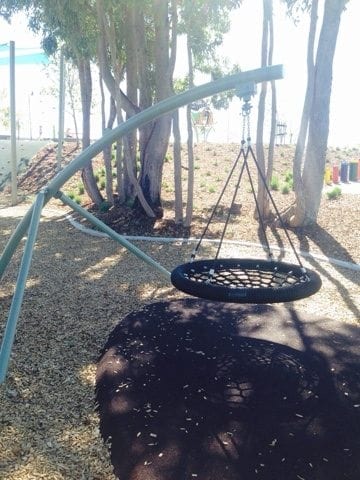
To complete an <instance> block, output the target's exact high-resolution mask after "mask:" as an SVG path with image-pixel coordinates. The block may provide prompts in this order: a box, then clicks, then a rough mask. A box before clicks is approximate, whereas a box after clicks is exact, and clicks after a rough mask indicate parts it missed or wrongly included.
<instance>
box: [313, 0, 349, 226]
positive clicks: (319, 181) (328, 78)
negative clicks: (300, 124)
mask: <svg viewBox="0 0 360 480" xmlns="http://www.w3.org/2000/svg"><path fill="white" fill-rule="evenodd" d="M345 3H346V0H342V1H341V0H336V1H335V0H327V1H326V2H325V7H324V18H323V23H322V28H321V32H320V36H319V45H318V49H317V55H316V66H315V82H314V99H313V103H312V109H311V113H310V118H309V134H308V144H307V147H306V156H305V162H304V171H303V184H304V191H305V218H304V224H305V225H306V224H311V223H315V222H316V219H317V215H318V212H319V208H320V201H321V193H322V188H323V183H324V169H325V161H326V150H327V142H328V137H329V117H330V99H331V87H332V69H333V59H334V55H335V48H336V41H337V36H338V33H339V27H340V20H341V13H342V11H343V10H344V7H345Z"/></svg>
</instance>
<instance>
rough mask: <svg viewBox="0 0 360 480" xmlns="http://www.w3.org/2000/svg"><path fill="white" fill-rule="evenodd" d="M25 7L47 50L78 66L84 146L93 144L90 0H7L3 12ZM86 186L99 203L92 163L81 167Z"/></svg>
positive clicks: (93, 28) (92, 19) (7, 14)
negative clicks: (91, 125)
mask: <svg viewBox="0 0 360 480" xmlns="http://www.w3.org/2000/svg"><path fill="white" fill-rule="evenodd" d="M24 10H25V11H26V12H27V14H28V19H29V27H30V28H31V29H32V30H33V31H35V32H38V33H41V34H42V35H43V47H44V50H45V51H46V52H47V53H48V54H50V55H51V54H53V53H55V52H56V51H58V50H59V49H61V50H62V52H63V53H64V55H65V56H66V57H67V58H68V59H70V60H71V61H72V62H73V63H74V64H75V65H76V67H77V69H78V72H79V81H80V92H81V103H82V147H83V148H86V147H87V146H88V145H89V144H90V113H91V100H92V76H91V60H92V59H93V58H94V55H95V38H96V31H97V24H96V18H95V16H94V15H93V10H92V5H91V2H88V1H87V0H72V1H70V0H64V1H62V2H54V1H52V0H16V1H13V0H4V1H3V2H2V6H1V10H0V14H1V15H2V16H4V17H5V18H7V19H10V18H11V16H12V15H13V14H14V13H16V12H18V11H24ZM82 179H83V182H84V185H85V188H86V190H87V192H88V194H89V196H90V197H91V199H92V200H93V201H94V202H95V203H96V204H98V205H99V204H100V203H101V202H102V201H103V198H102V196H101V194H100V191H99V189H98V187H97V184H96V181H95V178H94V175H93V170H92V165H91V164H89V165H88V166H87V167H86V168H84V170H83V171H82Z"/></svg>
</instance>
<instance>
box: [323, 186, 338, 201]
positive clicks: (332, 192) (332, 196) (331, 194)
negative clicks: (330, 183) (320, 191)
mask: <svg viewBox="0 0 360 480" xmlns="http://www.w3.org/2000/svg"><path fill="white" fill-rule="evenodd" d="M326 195H327V197H328V199H329V200H335V199H336V198H339V197H340V195H341V188H340V187H334V188H333V189H332V190H329V191H328V192H327V193H326Z"/></svg>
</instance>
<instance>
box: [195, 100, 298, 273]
mask: <svg viewBox="0 0 360 480" xmlns="http://www.w3.org/2000/svg"><path fill="white" fill-rule="evenodd" d="M251 109H252V105H251V103H250V101H249V99H246V100H245V101H244V103H243V106H242V117H243V122H242V137H241V138H242V140H241V148H240V152H239V154H238V156H237V158H236V160H235V161H234V163H233V165H232V168H231V170H230V173H229V174H228V177H227V179H226V182H225V185H224V186H223V189H222V191H221V193H220V196H219V198H218V200H217V202H216V204H215V206H214V208H213V210H212V212H211V215H210V218H209V219H208V221H207V224H206V226H205V228H204V230H203V232H202V234H201V236H200V239H199V241H198V243H197V244H196V246H195V248H194V250H193V252H192V254H191V259H190V261H191V262H193V261H194V260H195V258H196V255H197V253H198V251H199V249H200V246H201V243H202V241H203V239H204V237H205V235H206V233H207V231H208V229H209V227H210V224H211V222H212V220H213V218H214V216H215V213H216V211H217V209H218V207H219V205H220V202H221V200H222V198H223V196H224V194H225V191H226V189H227V187H228V185H229V183H230V180H231V178H232V176H233V174H234V171H235V169H236V167H237V166H238V164H239V161H240V159H241V158H243V164H242V166H241V169H240V173H239V175H238V179H237V182H236V186H235V191H234V194H233V196H232V201H231V204H230V207H229V209H228V212H227V216H226V220H225V225H224V228H223V231H222V233H221V237H220V240H219V244H218V247H217V251H216V255H215V259H218V258H219V255H220V251H221V248H222V245H223V241H224V238H225V233H226V230H227V228H228V225H229V222H230V216H231V213H232V212H233V208H234V205H235V201H236V198H237V195H238V192H239V188H240V183H241V180H242V177H243V173H244V171H245V170H246V173H247V175H248V177H249V181H250V186H251V192H252V195H253V198H254V202H255V206H256V211H257V214H258V219H259V223H260V228H261V231H262V234H263V238H264V242H265V246H264V249H265V251H266V252H267V256H268V259H269V260H273V258H274V255H273V252H272V250H271V247H270V243H269V240H268V237H267V234H266V226H265V222H264V219H263V217H262V215H261V209H260V205H259V201H258V198H257V195H256V192H255V186H254V182H253V179H252V176H251V173H250V169H249V165H248V158H249V155H250V156H251V158H252V159H253V161H254V163H255V166H256V169H257V172H258V174H259V177H260V179H261V181H262V183H263V185H264V188H265V191H266V193H267V195H268V197H269V199H270V201H271V204H272V206H273V208H274V210H275V213H276V216H277V218H278V219H279V223H280V226H281V228H282V229H283V230H284V233H285V235H286V238H287V240H288V242H289V244H290V246H291V249H292V251H293V253H294V255H295V257H296V260H297V262H298V264H299V266H300V267H301V268H302V269H303V270H304V271H305V268H304V267H303V264H302V262H301V259H300V257H299V255H298V253H297V251H296V249H295V246H294V244H293V242H292V240H291V238H290V235H289V232H288V231H287V228H286V226H285V223H284V221H283V220H282V217H281V215H280V212H279V210H278V208H277V206H276V204H275V201H274V199H273V196H272V195H271V192H270V190H269V187H268V186H267V182H266V179H265V176H264V174H263V172H262V170H261V168H260V165H259V163H258V162H257V160H256V157H255V154H254V151H253V149H252V146H251V135H250V112H251ZM245 138H246V140H245ZM245 144H247V148H246V149H245Z"/></svg>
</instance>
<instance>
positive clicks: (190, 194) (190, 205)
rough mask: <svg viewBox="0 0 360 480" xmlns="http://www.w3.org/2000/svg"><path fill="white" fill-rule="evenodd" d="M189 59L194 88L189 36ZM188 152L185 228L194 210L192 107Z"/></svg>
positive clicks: (192, 81)
mask: <svg viewBox="0 0 360 480" xmlns="http://www.w3.org/2000/svg"><path fill="white" fill-rule="evenodd" d="M187 57H188V68H189V88H192V87H193V86H194V66H193V57H192V49H191V44H190V38H189V35H188V36H187ZM186 125H187V134H188V138H187V151H188V181H187V185H188V188H187V201H186V214H185V221H184V225H185V227H190V225H191V222H192V216H193V209H194V136H193V128H192V121H191V105H188V106H187V107H186Z"/></svg>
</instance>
